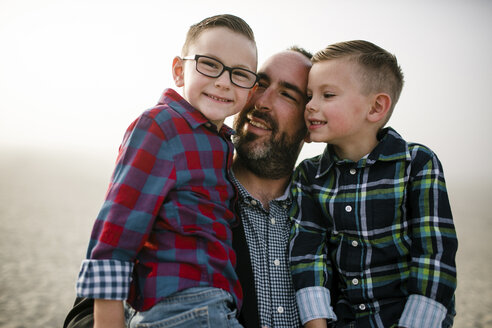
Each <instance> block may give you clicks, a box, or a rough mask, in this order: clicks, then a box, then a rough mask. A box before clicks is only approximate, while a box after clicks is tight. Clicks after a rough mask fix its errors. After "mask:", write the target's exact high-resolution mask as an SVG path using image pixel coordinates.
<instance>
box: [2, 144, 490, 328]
mask: <svg viewBox="0 0 492 328" xmlns="http://www.w3.org/2000/svg"><path fill="white" fill-rule="evenodd" d="M114 158H115V154H114V153H109V154H90V155H84V156H82V155H81V154H79V153H77V152H76V151H72V152H67V151H54V150H50V151H49V152H44V153H41V152H38V151H28V150H23V151H22V152H13V151H11V150H7V149H0V178H1V179H0V181H1V183H0V223H1V227H2V228H1V229H0V261H1V266H0V277H1V278H0V327H5V328H21V327H22V328H36V327H61V326H62V324H63V321H64V318H65V315H66V314H67V312H68V310H69V309H70V308H71V305H72V302H73V300H74V298H75V290H74V285H75V280H76V277H77V273H78V270H79V267H80V262H81V260H82V258H84V256H85V251H86V247H87V243H88V239H89V234H90V230H91V227H92V223H93V220H94V218H95V217H96V215H97V212H98V211H99V208H100V206H101V204H102V201H103V197H104V193H105V191H106V187H107V183H108V181H109V177H110V174H111V171H112V168H113V159H114ZM489 186H490V184H486V183H484V182H483V184H482V185H481V186H480V184H476V185H470V184H462V183H458V182H456V181H450V180H449V179H448V189H449V194H450V198H451V202H452V208H453V214H454V218H455V224H456V228H457V232H458V238H459V251H458V257H457V263H458V290H457V312H458V315H457V317H456V320H455V325H454V327H458V328H462V327H463V328H466V327H470V328H471V327H473V328H480V327H492V311H491V310H490V309H492V279H489V278H488V276H489V274H490V272H492V251H490V250H489V249H487V248H486V245H488V241H489V240H491V239H492V235H491V232H492V214H491V211H490V210H489V208H488V206H487V204H488V201H489V199H490V197H489V193H490V191H489V190H488V187H489Z"/></svg>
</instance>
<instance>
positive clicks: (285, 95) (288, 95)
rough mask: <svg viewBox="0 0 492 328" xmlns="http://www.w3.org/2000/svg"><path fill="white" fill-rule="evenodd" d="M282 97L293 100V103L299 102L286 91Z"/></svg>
mask: <svg viewBox="0 0 492 328" xmlns="http://www.w3.org/2000/svg"><path fill="white" fill-rule="evenodd" d="M282 96H284V97H287V98H289V99H291V100H293V101H296V102H297V99H296V97H294V96H292V95H291V94H290V93H288V92H285V91H284V92H282Z"/></svg>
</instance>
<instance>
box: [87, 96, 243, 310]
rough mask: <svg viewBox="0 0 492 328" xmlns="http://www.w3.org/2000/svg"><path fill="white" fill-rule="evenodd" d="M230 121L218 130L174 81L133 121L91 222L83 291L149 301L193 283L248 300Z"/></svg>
mask: <svg viewBox="0 0 492 328" xmlns="http://www.w3.org/2000/svg"><path fill="white" fill-rule="evenodd" d="M232 133H233V131H232V130H231V129H230V128H229V127H227V126H225V125H224V126H223V127H222V128H221V129H220V131H219V132H217V130H216V127H215V126H214V125H213V124H211V123H210V122H209V121H208V120H207V119H206V118H205V117H204V116H203V115H202V114H201V113H200V112H198V111H197V110H195V109H194V108H193V107H192V106H191V105H190V104H189V103H187V102H186V101H185V100H184V99H183V98H182V97H181V96H180V95H179V94H177V93H176V92H175V91H174V90H171V89H167V90H166V91H165V92H164V94H163V96H162V98H161V100H160V101H159V103H158V105H157V106H156V107H154V108H152V109H150V110H147V111H146V112H144V113H143V114H142V115H141V116H140V117H139V118H138V119H137V120H135V121H134V122H133V123H132V124H131V125H130V127H129V128H128V130H127V132H126V134H125V137H124V139H123V143H122V144H121V146H120V152H119V156H118V159H117V163H116V168H115V171H114V173H113V176H112V179H111V183H110V186H109V190H108V192H107V195H106V200H105V202H104V204H103V207H102V209H101V211H100V213H99V215H98V217H97V220H96V222H95V224H94V228H93V232H92V236H91V241H90V244H89V249H88V253H87V258H88V259H87V260H85V261H84V262H83V265H82V269H81V272H80V274H79V281H78V283H77V294H78V296H83V297H90V298H104V299H121V300H123V299H127V300H128V302H129V303H130V304H131V305H132V306H133V307H134V308H135V309H137V310H139V311H143V310H147V309H149V308H151V307H152V306H153V305H154V304H156V303H157V302H159V301H160V300H162V299H164V298H166V297H167V296H169V295H171V294H173V293H175V292H178V291H180V290H184V289H187V288H191V287H217V288H221V289H224V290H226V291H228V292H230V293H231V294H232V295H233V296H234V297H235V299H236V303H237V306H238V308H239V307H240V305H241V299H242V291H241V287H240V285H239V281H238V278H237V275H236V273H235V271H234V267H235V265H236V255H235V253H234V250H233V249H232V232H231V229H230V225H231V224H233V223H234V222H235V220H236V217H235V215H234V212H233V211H232V210H231V206H232V203H233V201H234V199H235V195H236V192H235V188H234V187H233V185H232V184H231V182H230V180H229V176H228V172H229V168H230V166H231V163H232V153H233V145H232V143H231V141H230V136H231V134H232Z"/></svg>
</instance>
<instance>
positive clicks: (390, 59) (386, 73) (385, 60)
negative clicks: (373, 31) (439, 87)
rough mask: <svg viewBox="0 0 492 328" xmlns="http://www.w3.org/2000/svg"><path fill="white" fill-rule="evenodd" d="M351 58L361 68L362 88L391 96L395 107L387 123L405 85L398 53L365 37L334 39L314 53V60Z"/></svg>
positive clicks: (366, 92)
mask: <svg viewBox="0 0 492 328" xmlns="http://www.w3.org/2000/svg"><path fill="white" fill-rule="evenodd" d="M332 59H347V60H351V61H354V62H355V63H357V64H358V65H359V67H360V68H361V79H362V85H363V87H362V90H361V91H362V92H363V93H364V94H369V93H379V92H384V93H387V94H388V95H389V96H390V97H391V108H390V109H389V111H388V114H387V115H386V118H385V120H384V122H383V126H384V125H385V124H386V123H387V122H388V120H389V118H390V117H391V114H392V113H393V108H394V107H395V105H396V103H397V102H398V99H399V98H400V93H401V90H402V88H403V83H404V80H403V72H402V70H401V68H400V66H399V65H398V61H397V60H396V56H395V55H393V54H391V53H389V52H388V51H386V50H384V49H383V48H381V47H379V46H377V45H375V44H373V43H371V42H369V41H365V40H353V41H345V42H339V43H334V44H332V45H329V46H328V47H326V48H325V49H323V50H320V51H318V52H317V53H315V54H314V56H313V58H312V59H311V60H312V62H313V64H314V63H317V62H321V61H325V60H332Z"/></svg>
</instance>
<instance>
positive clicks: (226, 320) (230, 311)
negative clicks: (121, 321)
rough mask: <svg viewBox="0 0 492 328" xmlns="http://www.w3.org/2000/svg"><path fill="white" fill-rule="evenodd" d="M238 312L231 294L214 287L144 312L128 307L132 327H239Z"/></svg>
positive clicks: (188, 291)
mask: <svg viewBox="0 0 492 328" xmlns="http://www.w3.org/2000/svg"><path fill="white" fill-rule="evenodd" d="M236 312H237V310H236V308H235V306H234V301H233V298H232V296H231V294H229V293H228V292H226V291H224V290H222V289H219V288H212V287H198V288H189V289H186V290H183V291H181V292H178V293H176V294H173V295H171V296H169V297H168V298H166V299H165V300H163V301H161V302H159V303H157V304H156V305H154V306H153V307H152V308H151V309H150V310H148V311H143V312H138V311H135V310H134V309H133V308H131V307H130V306H128V305H126V304H125V316H126V324H127V327H129V328H169V327H173V328H202V327H203V328H212V327H231V328H240V327H242V326H241V325H240V324H239V322H238V321H237V318H236Z"/></svg>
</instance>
